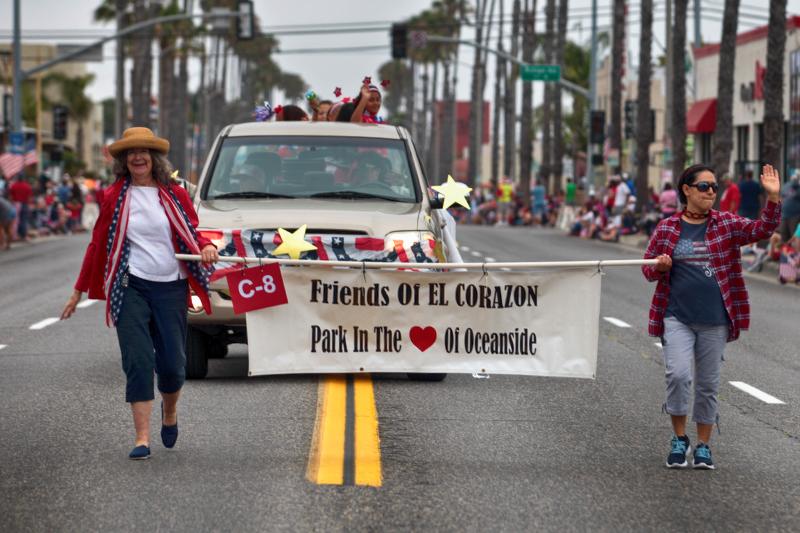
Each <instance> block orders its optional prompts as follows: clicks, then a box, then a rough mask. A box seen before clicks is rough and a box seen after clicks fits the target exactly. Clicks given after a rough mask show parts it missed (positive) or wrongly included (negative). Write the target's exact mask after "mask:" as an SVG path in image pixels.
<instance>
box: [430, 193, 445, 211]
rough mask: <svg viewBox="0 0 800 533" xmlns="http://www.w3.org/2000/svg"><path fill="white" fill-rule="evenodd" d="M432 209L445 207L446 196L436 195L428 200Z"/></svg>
mask: <svg viewBox="0 0 800 533" xmlns="http://www.w3.org/2000/svg"><path fill="white" fill-rule="evenodd" d="M428 203H430V206H431V209H442V208H443V207H444V198H443V197H441V196H434V197H433V198H430V199H429V200H428Z"/></svg>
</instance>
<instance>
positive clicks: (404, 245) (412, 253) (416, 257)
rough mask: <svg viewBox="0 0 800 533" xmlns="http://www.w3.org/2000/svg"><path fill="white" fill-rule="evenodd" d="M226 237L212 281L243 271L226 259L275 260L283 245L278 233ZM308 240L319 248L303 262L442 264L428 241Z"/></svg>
mask: <svg viewBox="0 0 800 533" xmlns="http://www.w3.org/2000/svg"><path fill="white" fill-rule="evenodd" d="M222 236H223V237H222V242H221V243H219V242H215V244H217V247H218V249H219V256H220V261H219V262H218V263H217V264H216V265H215V266H216V270H215V271H214V273H213V274H212V275H211V281H215V280H218V279H220V278H223V277H225V276H226V275H227V274H229V273H230V272H232V271H234V270H238V269H240V268H243V266H242V265H241V264H238V263H230V262H226V261H225V257H263V258H274V257H275V256H273V255H272V251H273V250H274V249H275V248H277V247H278V246H279V245H280V243H281V238H280V236H279V235H278V233H277V232H276V231H274V230H257V229H244V230H239V229H228V230H223V231H222ZM306 241H308V242H310V243H311V244H313V245H314V246H316V248H317V249H316V250H315V251H310V252H305V253H303V255H302V256H301V257H300V259H316V260H320V261H365V262H376V261H378V262H392V263H393V262H401V263H436V262H438V259H437V258H436V252H435V246H436V243H435V242H434V241H432V240H426V239H423V240H421V241H418V242H413V243H411V242H406V241H400V240H397V241H394V243H386V242H384V240H383V239H376V238H373V237H360V236H357V235H332V234H320V235H312V234H308V235H306ZM279 258H283V256H281V257H279Z"/></svg>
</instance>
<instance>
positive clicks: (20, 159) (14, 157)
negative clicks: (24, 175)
mask: <svg viewBox="0 0 800 533" xmlns="http://www.w3.org/2000/svg"><path fill="white" fill-rule="evenodd" d="M38 162H39V156H38V155H37V153H36V149H32V150H28V151H27V152H25V154H24V155H23V154H12V153H11V152H6V153H4V154H0V170H2V171H3V175H4V176H5V177H7V178H13V177H14V176H16V175H17V174H19V173H20V172H22V170H23V169H24V168H25V167H27V166H28V165H35V164H36V163H38Z"/></svg>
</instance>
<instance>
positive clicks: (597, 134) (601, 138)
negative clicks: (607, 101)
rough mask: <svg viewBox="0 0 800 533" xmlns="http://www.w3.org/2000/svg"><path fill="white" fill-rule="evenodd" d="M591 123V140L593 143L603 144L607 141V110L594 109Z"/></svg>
mask: <svg viewBox="0 0 800 533" xmlns="http://www.w3.org/2000/svg"><path fill="white" fill-rule="evenodd" d="M589 125H590V130H589V140H590V141H591V142H592V143H593V144H603V143H604V142H605V141H606V112H605V111H597V110H594V111H592V113H591V115H590V123H589Z"/></svg>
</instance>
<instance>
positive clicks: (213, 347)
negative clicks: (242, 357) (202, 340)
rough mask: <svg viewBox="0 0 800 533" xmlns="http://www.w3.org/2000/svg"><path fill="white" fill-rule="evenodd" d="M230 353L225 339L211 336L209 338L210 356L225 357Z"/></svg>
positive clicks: (210, 357)
mask: <svg viewBox="0 0 800 533" xmlns="http://www.w3.org/2000/svg"><path fill="white" fill-rule="evenodd" d="M226 355H228V345H227V344H225V341H223V340H220V339H215V338H214V337H209V339H208V358H209V359H223V358H224V357H225V356H226Z"/></svg>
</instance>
